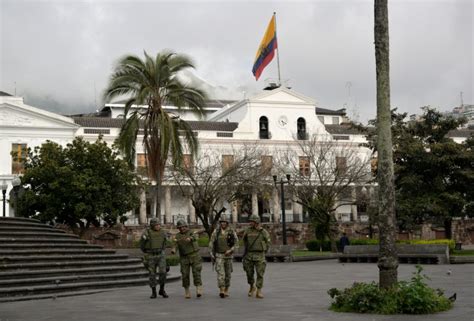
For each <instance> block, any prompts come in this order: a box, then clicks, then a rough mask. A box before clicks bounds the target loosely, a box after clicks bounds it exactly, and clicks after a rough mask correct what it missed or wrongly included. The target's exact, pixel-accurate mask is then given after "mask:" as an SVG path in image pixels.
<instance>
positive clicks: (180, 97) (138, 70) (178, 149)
mask: <svg viewBox="0 0 474 321" xmlns="http://www.w3.org/2000/svg"><path fill="white" fill-rule="evenodd" d="M144 54H145V59H144V60H142V59H140V58H139V57H137V56H134V55H129V56H125V57H123V58H121V59H120V60H119V61H118V63H117V64H116V66H115V70H114V72H113V73H112V75H111V77H110V80H109V84H108V87H107V88H106V90H105V92H104V98H105V100H106V101H111V100H113V99H115V98H119V97H126V99H127V101H126V103H125V119H126V120H125V122H124V124H123V125H122V128H121V130H120V134H119V136H118V138H117V144H118V146H119V148H120V149H121V151H122V153H123V155H124V158H125V159H126V160H127V161H128V162H129V164H131V165H133V164H134V160H135V146H136V142H137V136H138V135H139V131H140V130H143V145H144V147H145V153H146V159H147V167H148V175H149V178H150V179H151V180H152V181H153V182H155V183H156V185H155V193H154V202H155V204H156V212H155V213H154V214H153V215H154V217H158V216H159V214H160V204H159V195H160V186H161V183H162V180H163V173H164V171H165V166H166V163H167V161H168V159H169V158H170V159H171V161H172V162H173V165H175V166H179V165H180V164H181V162H182V159H183V154H184V152H185V151H187V152H188V153H190V154H191V155H196V153H197V150H198V141H197V138H196V137H195V136H194V135H193V132H192V130H191V127H190V125H189V124H188V123H187V122H186V121H184V120H182V119H180V118H179V116H177V115H174V114H172V113H169V112H167V111H165V110H164V109H163V106H164V105H173V106H175V107H177V108H178V112H179V111H181V110H182V108H184V107H187V108H190V109H191V110H192V111H194V112H196V113H197V114H199V115H200V116H202V108H203V106H204V102H205V100H206V94H205V93H204V92H203V91H202V90H200V89H198V88H196V87H195V86H192V85H190V84H187V83H185V82H183V80H182V79H180V78H179V76H178V75H179V73H180V72H181V71H183V70H185V69H187V68H194V65H193V63H192V61H191V60H190V58H188V57H187V56H185V55H181V54H176V53H174V52H169V51H163V52H160V53H158V54H157V55H156V57H155V58H153V57H151V56H149V55H148V54H147V53H146V52H144ZM138 105H140V106H143V105H144V106H146V108H132V106H138ZM140 134H141V133H140ZM180 138H183V140H182V139H180ZM157 213H158V215H157Z"/></svg>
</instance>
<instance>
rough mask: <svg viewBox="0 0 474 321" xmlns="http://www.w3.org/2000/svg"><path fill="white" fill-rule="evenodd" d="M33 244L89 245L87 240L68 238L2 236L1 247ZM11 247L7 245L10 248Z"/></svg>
mask: <svg viewBox="0 0 474 321" xmlns="http://www.w3.org/2000/svg"><path fill="white" fill-rule="evenodd" d="M28 242H31V243H32V244H42V243H53V244H54V243H57V244H59V243H61V245H62V244H78V243H80V244H88V243H87V241H86V240H81V239H78V238H73V237H67V238H35V237H27V238H22V237H5V236H0V246H3V245H4V244H5V243H14V244H25V243H28ZM9 246H10V245H6V247H9Z"/></svg>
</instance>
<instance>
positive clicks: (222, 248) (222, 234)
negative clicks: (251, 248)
mask: <svg viewBox="0 0 474 321" xmlns="http://www.w3.org/2000/svg"><path fill="white" fill-rule="evenodd" d="M223 219H225V218H223ZM222 221H224V222H227V223H228V221H227V220H221V222H222ZM238 245H239V239H238V237H237V233H235V231H234V230H233V229H232V228H230V227H227V228H226V229H222V228H220V227H219V228H217V229H215V230H214V232H213V233H212V235H211V239H210V240H209V252H210V253H211V256H213V257H214V259H215V267H216V272H217V286H218V287H219V289H221V290H223V289H225V293H226V294H227V293H228V292H227V291H228V289H229V287H230V278H231V273H232V261H233V259H234V257H233V255H232V254H233V252H234V250H235V249H237V248H238ZM226 251H229V252H230V254H228V255H225V252H226ZM227 295H228V294H227ZM227 295H226V296H227Z"/></svg>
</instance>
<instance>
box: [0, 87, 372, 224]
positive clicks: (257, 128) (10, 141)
mask: <svg viewBox="0 0 474 321" xmlns="http://www.w3.org/2000/svg"><path fill="white" fill-rule="evenodd" d="M134 108H143V107H140V106H135V107H134ZM165 109H166V110H167V111H168V112H176V108H175V107H173V106H166V107H165ZM123 111H124V105H123V104H121V103H114V104H106V105H105V106H104V108H102V110H101V111H99V112H97V113H94V114H80V115H72V116H62V115H58V114H55V113H51V112H47V111H44V110H42V109H39V108H36V107H33V106H29V105H27V104H25V103H24V101H23V99H22V98H20V97H13V96H11V95H8V94H6V93H0V151H1V153H0V184H2V185H3V186H4V190H5V200H4V201H3V202H4V204H6V206H5V212H4V213H3V215H6V216H14V209H13V208H12V207H11V206H10V203H9V202H8V201H9V199H10V197H12V196H13V195H14V193H15V189H13V185H12V183H13V180H14V178H15V177H16V176H18V175H21V173H22V167H21V159H22V158H23V157H25V150H26V148H34V147H36V146H40V145H41V144H42V143H44V142H45V141H46V140H51V141H54V142H56V143H59V144H61V145H66V144H67V143H69V142H71V141H72V140H73V139H74V138H75V137H77V136H82V137H84V138H85V139H86V140H88V141H95V140H96V139H97V138H98V136H99V135H102V137H103V139H104V140H105V141H106V142H107V143H108V145H109V146H111V145H112V143H113V142H114V141H115V139H116V138H117V136H118V134H119V131H120V128H121V126H122V124H123V122H124V114H123ZM179 116H180V117H181V118H182V119H185V120H187V121H189V123H190V125H191V127H192V129H193V132H194V134H195V135H196V136H197V138H198V140H199V143H200V155H208V154H211V153H212V154H215V155H218V157H222V158H223V160H225V159H226V157H227V158H228V159H231V157H232V156H233V155H234V154H235V153H238V152H239V151H242V150H243V148H244V147H245V146H249V145H253V146H258V147H259V148H261V149H262V150H264V151H265V152H264V154H265V155H264V157H265V160H266V161H267V162H268V161H270V164H271V163H272V162H275V160H276V158H277V156H278V155H281V154H282V153H286V154H287V155H288V154H290V155H293V156H294V157H295V158H296V159H297V160H298V161H299V166H300V170H303V171H304V170H308V169H309V166H310V164H309V162H308V163H305V162H306V161H307V159H306V158H305V155H301V154H300V151H299V150H300V149H299V148H298V147H299V146H300V145H301V142H304V141H307V140H310V139H311V138H315V139H316V140H317V141H320V142H321V143H325V142H326V143H327V142H331V143H332V144H334V145H335V146H339V147H341V148H342V146H344V148H347V147H349V148H350V149H351V150H352V151H353V153H354V154H355V155H357V157H358V158H360V159H361V160H362V161H363V162H366V163H367V164H368V166H367V168H366V170H367V172H368V173H369V175H370V150H369V149H368V148H366V147H363V146H362V144H363V143H365V142H366V139H365V136H364V134H363V133H360V132H358V131H357V130H355V129H353V128H351V127H350V126H348V125H347V122H348V119H347V118H346V114H345V110H343V109H341V110H329V109H325V108H320V107H319V106H318V104H317V102H316V101H315V100H314V99H312V98H309V97H306V96H304V95H302V94H300V93H298V92H296V91H294V90H290V89H287V88H283V87H280V88H276V89H273V90H268V91H263V92H262V93H261V94H260V95H257V96H256V97H253V98H250V99H244V100H240V101H230V100H225V101H217V100H215V101H209V102H208V103H207V105H206V108H205V115H204V119H202V120H199V119H198V118H197V117H196V116H195V115H193V114H191V113H189V112H187V111H184V112H183V113H181V114H180V115H179ZM339 147H338V148H339ZM136 151H137V153H136V168H137V171H138V172H139V173H141V174H143V175H144V176H146V157H145V152H144V149H143V146H142V144H141V139H140V137H139V138H138V139H137V146H136ZM336 154H337V153H336ZM200 155H198V156H197V157H200ZM293 156H292V157H293ZM298 157H299V159H298ZM185 161H186V160H185ZM334 162H335V163H341V164H342V163H344V162H345V159H344V157H341V156H340V155H339V156H338V155H334ZM367 187H368V188H369V189H370V186H367ZM360 192H361V186H354V188H353V192H352V193H351V195H348V196H347V197H346V198H348V199H353V200H355V199H357V197H358V195H357V194H358V193H360ZM365 193H367V191H365ZM368 194H369V195H371V191H369V192H368ZM140 199H141V205H140V208H137V209H136V210H135V211H133V212H131V213H129V220H128V224H138V223H144V222H146V221H147V218H149V217H150V216H152V215H153V214H152V213H154V208H153V206H154V204H153V202H151V198H150V197H149V196H148V194H147V193H146V191H143V192H142V195H141V196H140ZM281 203H282V202H281V200H280V193H279V192H278V190H277V189H276V188H275V189H273V190H272V192H271V195H265V196H263V195H260V194H259V193H257V192H253V193H252V192H250V193H249V195H248V197H246V198H245V199H243V200H241V201H239V202H233V203H232V204H227V203H226V202H225V201H222V204H220V205H222V206H224V207H226V208H227V209H228V210H227V214H230V216H231V217H232V220H233V221H234V222H237V221H240V222H242V221H245V220H246V218H247V217H248V216H249V215H250V214H258V215H260V216H261V217H262V219H264V220H266V221H270V222H272V221H273V222H281V216H280V213H281V205H280V204H281ZM283 203H284V204H285V205H284V206H285V212H286V220H287V221H288V222H292V221H294V222H302V221H305V219H306V216H305V212H304V209H303V207H302V206H301V205H300V204H299V203H298V202H296V200H295V199H294V197H293V196H292V195H289V193H287V195H286V197H285V201H284V202H283ZM160 204H161V213H160V214H161V215H159V217H160V218H161V219H162V221H163V222H165V223H172V222H175V221H176V220H177V219H178V218H184V219H186V220H187V221H188V222H190V223H196V224H199V221H198V220H197V218H196V215H195V210H194V207H193V206H192V203H191V201H190V199H187V198H186V197H184V196H183V194H182V193H181V191H180V189H179V188H178V186H177V185H176V184H175V182H173V180H171V179H169V180H168V179H165V180H164V182H163V188H162V193H161V195H160ZM335 214H336V218H337V219H338V220H341V221H364V220H367V215H366V213H365V208H364V207H361V206H357V205H356V204H355V202H353V203H351V202H347V204H345V205H341V206H340V207H338V209H337V211H336V213H335Z"/></svg>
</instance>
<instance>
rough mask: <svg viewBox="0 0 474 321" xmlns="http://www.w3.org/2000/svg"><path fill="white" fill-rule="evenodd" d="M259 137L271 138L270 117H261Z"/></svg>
mask: <svg viewBox="0 0 474 321" xmlns="http://www.w3.org/2000/svg"><path fill="white" fill-rule="evenodd" d="M259 137H260V139H269V138H270V132H269V131H268V118H267V117H265V116H262V117H260V120H259Z"/></svg>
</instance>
